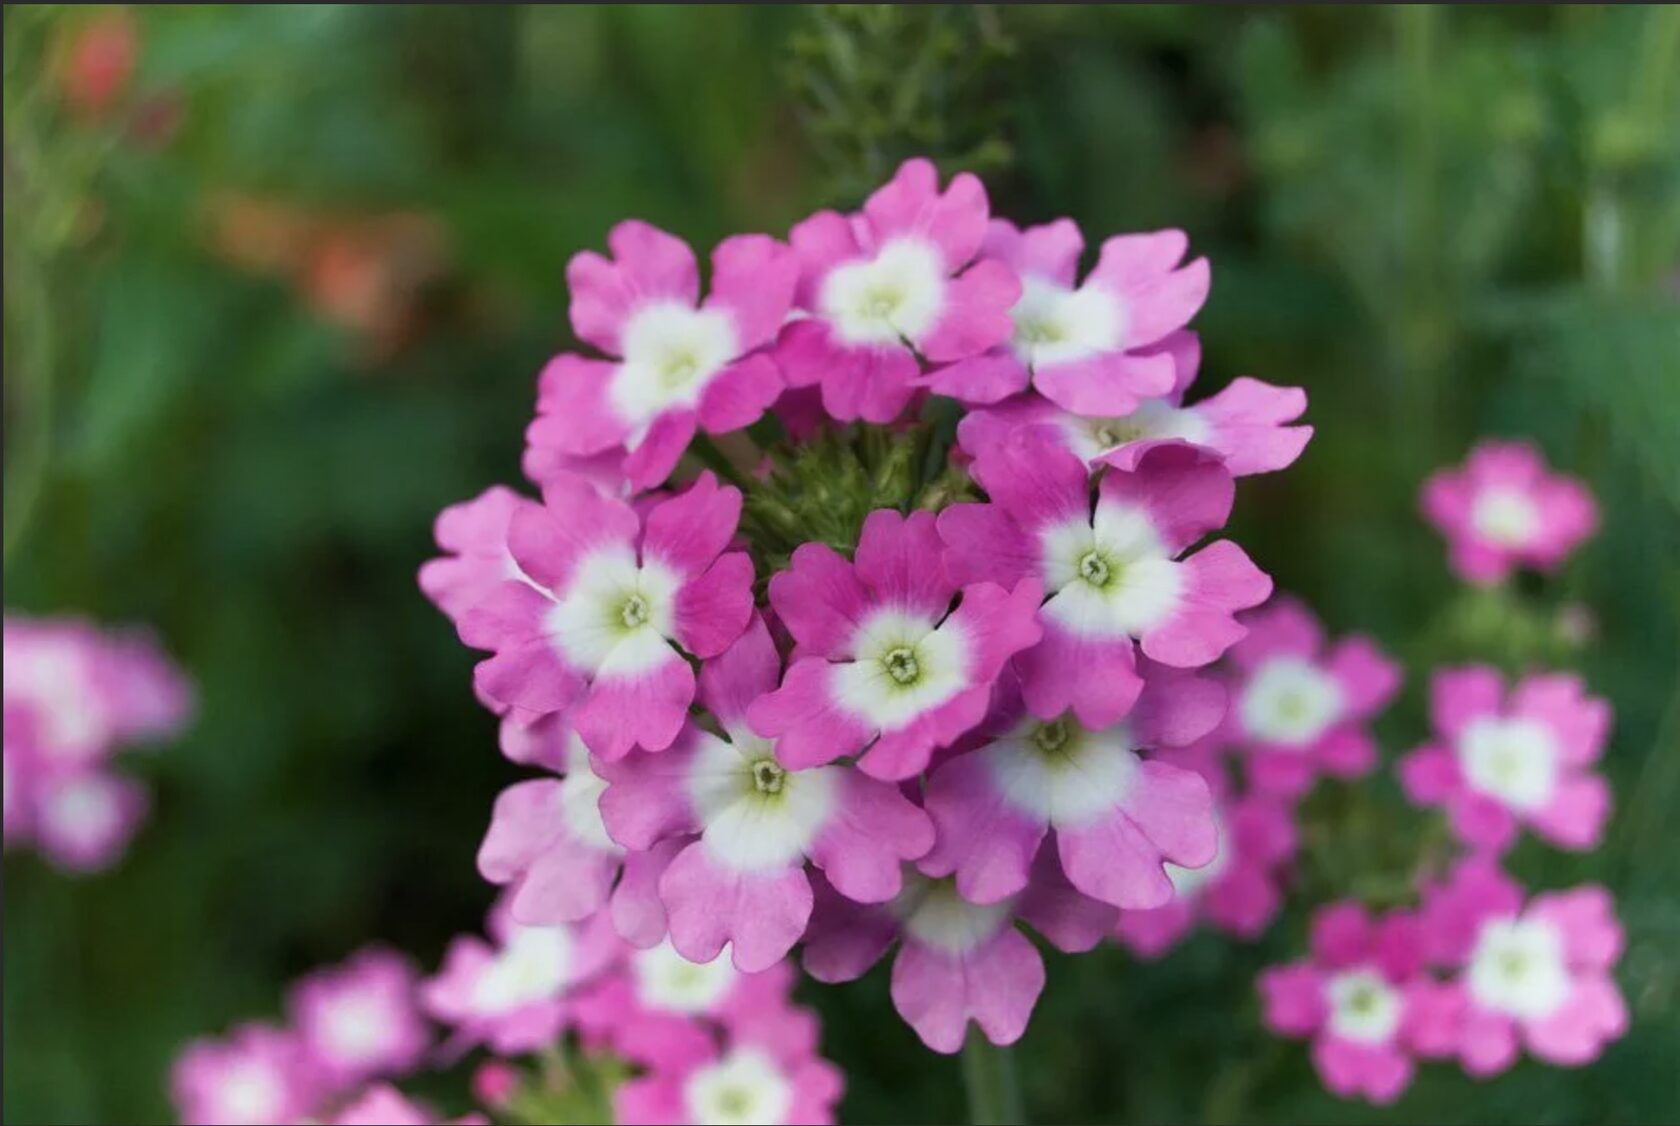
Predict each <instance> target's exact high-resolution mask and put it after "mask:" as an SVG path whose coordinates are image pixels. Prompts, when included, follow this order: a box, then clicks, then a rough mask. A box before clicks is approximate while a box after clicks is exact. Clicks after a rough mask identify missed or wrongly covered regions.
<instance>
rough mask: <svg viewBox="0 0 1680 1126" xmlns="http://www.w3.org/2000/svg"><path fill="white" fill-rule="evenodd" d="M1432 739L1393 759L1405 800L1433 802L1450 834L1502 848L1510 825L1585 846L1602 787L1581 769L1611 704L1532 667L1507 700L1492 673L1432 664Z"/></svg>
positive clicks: (1573, 679)
mask: <svg viewBox="0 0 1680 1126" xmlns="http://www.w3.org/2000/svg"><path fill="white" fill-rule="evenodd" d="M1430 696H1431V712H1432V714H1433V717H1434V724H1435V730H1436V732H1437V733H1438V735H1439V741H1438V742H1437V743H1433V744H1430V745H1428V746H1424V747H1420V748H1418V749H1417V750H1415V751H1413V752H1412V753H1411V754H1409V755H1407V756H1406V757H1405V758H1404V759H1402V760H1401V762H1400V780H1401V783H1402V784H1403V785H1404V786H1405V788H1406V793H1407V796H1409V797H1410V798H1411V799H1412V800H1413V801H1415V802H1417V803H1418V804H1419V805H1426V806H1441V807H1443V808H1444V809H1445V810H1446V811H1447V814H1448V817H1449V818H1450V820H1451V822H1452V826H1453V831H1454V832H1455V833H1456V834H1457V835H1458V837H1459V839H1460V840H1462V841H1464V842H1465V843H1466V844H1469V845H1472V846H1474V847H1476V848H1481V849H1491V850H1494V851H1503V850H1505V849H1507V848H1509V847H1510V846H1511V844H1512V843H1513V842H1514V841H1515V840H1516V836H1517V829H1518V826H1519V825H1526V826H1528V827H1529V828H1530V829H1532V830H1533V831H1534V833H1535V834H1536V835H1538V836H1539V837H1541V838H1542V839H1544V840H1546V841H1549V842H1551V843H1552V844H1555V845H1558V846H1559V847H1561V848H1568V849H1574V850H1577V851H1579V850H1583V849H1589V848H1592V847H1594V846H1595V845H1597V844H1598V842H1599V839H1600V838H1601V837H1602V836H1603V833H1604V822H1605V819H1606V818H1607V817H1608V816H1609V813H1610V787H1609V786H1608V785H1607V784H1606V783H1605V781H1604V779H1603V778H1602V777H1600V776H1599V775H1597V774H1594V773H1592V772H1591V771H1590V770H1589V769H1588V768H1589V767H1590V766H1591V764H1592V763H1594V762H1596V761H1597V760H1598V756H1599V755H1600V754H1601V753H1602V752H1603V750H1604V741H1605V737H1606V735H1607V733H1608V731H1609V728H1610V706H1609V704H1608V703H1606V702H1605V701H1604V700H1601V699H1599V698H1597V697H1595V696H1588V695H1586V693H1585V691H1584V689H1583V686H1582V684H1581V679H1580V678H1579V677H1577V676H1573V675H1570V674H1568V673H1541V674H1536V675H1533V676H1529V677H1526V678H1524V679H1523V680H1521V681H1518V682H1517V684H1516V685H1515V686H1514V687H1513V688H1512V689H1511V692H1510V696H1509V698H1508V699H1507V697H1506V692H1505V682H1504V680H1503V679H1502V678H1501V677H1500V675H1499V673H1498V671H1497V670H1495V669H1492V668H1489V667H1487V666H1483V665H1472V666H1468V667H1465V668H1455V669H1441V670H1439V671H1437V672H1436V673H1435V678H1434V680H1433V681H1432V682H1431V684H1430Z"/></svg>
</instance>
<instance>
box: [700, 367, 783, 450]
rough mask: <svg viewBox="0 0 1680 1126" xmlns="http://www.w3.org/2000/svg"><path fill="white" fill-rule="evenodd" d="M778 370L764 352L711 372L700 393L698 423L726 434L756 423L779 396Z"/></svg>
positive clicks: (780, 374) (709, 430) (780, 389)
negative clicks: (714, 372)
mask: <svg viewBox="0 0 1680 1126" xmlns="http://www.w3.org/2000/svg"><path fill="white" fill-rule="evenodd" d="M783 389H784V388H783V384H782V369H781V368H779V367H777V366H776V362H775V361H774V360H772V359H771V358H770V356H769V354H768V353H765V352H759V353H755V354H754V355H751V356H745V357H743V358H741V359H739V360H737V361H735V362H734V363H732V364H730V365H729V366H728V367H726V368H724V369H723V370H722V371H720V372H718V373H717V374H716V375H714V376H713V377H712V378H711V380H710V381H708V382H707V384H706V389H705V390H704V391H702V392H701V393H700V412H699V413H700V425H701V426H703V427H704V428H705V430H706V433H708V434H727V433H728V432H729V431H731V430H741V429H744V428H746V427H748V426H751V425H752V424H753V423H755V422H757V421H758V420H759V419H760V418H762V417H763V416H764V412H765V411H767V410H769V409H770V407H771V406H772V405H773V404H774V403H775V402H776V400H777V399H778V398H780V397H781V394H782V391H783Z"/></svg>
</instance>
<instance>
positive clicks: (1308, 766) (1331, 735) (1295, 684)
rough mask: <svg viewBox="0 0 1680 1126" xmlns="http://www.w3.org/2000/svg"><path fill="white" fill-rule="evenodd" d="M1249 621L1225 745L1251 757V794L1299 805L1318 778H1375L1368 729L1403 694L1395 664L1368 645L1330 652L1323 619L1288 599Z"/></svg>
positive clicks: (1364, 641)
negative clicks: (1274, 796)
mask: <svg viewBox="0 0 1680 1126" xmlns="http://www.w3.org/2000/svg"><path fill="white" fill-rule="evenodd" d="M1243 623H1244V624H1245V625H1246V626H1247V627H1248V636H1247V637H1245V638H1244V639H1243V640H1242V641H1240V642H1238V643H1237V644H1236V645H1235V646H1233V647H1232V649H1231V655H1230V660H1231V663H1232V665H1233V666H1234V671H1235V679H1234V684H1233V686H1232V691H1231V707H1230V710H1229V711H1228V712H1227V713H1226V725H1225V728H1224V738H1225V740H1226V741H1227V742H1229V743H1231V744H1234V745H1235V746H1236V747H1237V748H1238V750H1239V752H1240V753H1241V754H1243V755H1244V756H1245V757H1246V759H1247V763H1248V776H1249V779H1250V781H1251V783H1252V784H1253V786H1254V788H1255V789H1258V790H1263V791H1266V792H1268V793H1274V794H1280V795H1283V796H1285V797H1299V796H1300V795H1302V794H1304V793H1306V792H1307V790H1309V789H1310V788H1311V787H1312V784H1313V781H1314V780H1315V779H1316V778H1317V777H1318V775H1319V774H1321V773H1325V774H1330V775H1333V776H1335V777H1338V778H1355V777H1358V776H1359V775H1361V774H1365V773H1367V772H1369V771H1370V770H1371V769H1372V768H1373V767H1374V766H1375V765H1376V762H1377V748H1376V744H1375V743H1373V742H1372V740H1371V736H1370V732H1369V731H1368V730H1367V729H1366V725H1367V723H1368V722H1369V720H1370V719H1371V717H1372V716H1374V715H1376V714H1377V713H1378V712H1380V711H1381V710H1382V709H1383V708H1384V707H1386V706H1387V705H1388V702H1389V701H1390V700H1391V699H1393V697H1394V694H1395V693H1396V692H1398V691H1399V688H1400V668H1399V666H1398V665H1396V664H1395V663H1394V662H1393V661H1392V660H1390V659H1389V658H1388V657H1387V656H1386V655H1384V654H1383V653H1382V651H1381V650H1379V649H1378V648H1377V646H1376V644H1375V643H1374V642H1372V641H1371V640H1370V639H1368V638H1365V637H1360V636H1353V637H1348V638H1344V639H1342V640H1340V641H1338V642H1336V643H1335V644H1333V645H1329V646H1328V647H1327V646H1326V643H1325V638H1324V630H1323V627H1322V626H1320V625H1319V622H1318V619H1317V618H1315V617H1314V616H1313V614H1312V612H1311V611H1310V610H1308V609H1307V608H1306V607H1305V606H1303V605H1302V604H1301V603H1299V602H1297V601H1296V600H1294V599H1292V598H1279V599H1277V600H1275V601H1274V602H1272V603H1271V604H1270V605H1267V606H1265V607H1263V608H1261V609H1260V610H1257V611H1254V612H1252V613H1250V614H1246V615H1244V617H1243Z"/></svg>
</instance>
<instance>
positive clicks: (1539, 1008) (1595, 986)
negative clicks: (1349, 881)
mask: <svg viewBox="0 0 1680 1126" xmlns="http://www.w3.org/2000/svg"><path fill="white" fill-rule="evenodd" d="M1522 902H1523V893H1522V889H1521V888H1519V887H1518V886H1517V885H1516V884H1515V883H1514V882H1512V881H1511V879H1510V878H1509V877H1508V876H1506V875H1505V874H1504V873H1502V872H1500V871H1499V869H1498V868H1497V866H1496V865H1495V864H1493V863H1492V862H1491V861H1490V860H1488V859H1486V858H1471V859H1468V860H1466V861H1463V862H1461V863H1460V864H1459V866H1458V867H1457V868H1456V869H1455V870H1454V872H1453V873H1452V875H1451V877H1450V878H1449V879H1448V880H1447V881H1446V882H1445V883H1444V884H1440V885H1436V886H1435V887H1432V888H1430V889H1427V890H1426V893H1425V899H1424V915H1423V918H1424V923H1425V926H1426V928H1427V930H1428V932H1429V935H1430V940H1431V952H1432V954H1433V955H1434V956H1435V957H1437V958H1438V959H1439V960H1440V961H1441V962H1442V963H1443V964H1445V965H1448V966H1451V967H1453V968H1455V969H1456V970H1457V971H1458V973H1457V976H1456V977H1455V978H1454V979H1452V980H1451V981H1449V982H1447V983H1445V984H1444V985H1442V986H1440V987H1439V988H1437V989H1436V990H1435V992H1434V993H1433V994H1432V995H1431V996H1430V998H1429V1004H1428V1006H1427V1012H1426V1016H1427V1018H1428V1020H1427V1029H1428V1032H1429V1046H1430V1048H1431V1050H1432V1051H1433V1052H1434V1053H1435V1054H1440V1055H1456V1056H1457V1057H1458V1058H1459V1060H1460V1062H1461V1063H1462V1064H1463V1065H1464V1069H1465V1070H1466V1071H1468V1072H1469V1073H1470V1074H1472V1075H1477V1076H1487V1075H1493V1074H1496V1073H1497V1072H1500V1071H1504V1070H1505V1069H1506V1068H1508V1067H1510V1066H1511V1064H1512V1063H1514V1062H1515V1060H1516V1056H1517V1051H1518V1045H1519V1042H1520V1043H1521V1044H1522V1045H1525V1046H1526V1047H1527V1049H1528V1051H1529V1052H1530V1053H1531V1054H1532V1055H1534V1056H1536V1057H1538V1058H1539V1059H1542V1060H1545V1061H1546V1062H1547V1063H1552V1064H1557V1065H1559V1066H1562V1067H1578V1066H1580V1065H1582V1064H1585V1063H1589V1062H1591V1061H1592V1060H1594V1059H1596V1058H1598V1055H1599V1053H1600V1052H1602V1051H1603V1049H1604V1045H1605V1044H1607V1043H1609V1042H1610V1041H1612V1040H1616V1039H1619V1038H1620V1037H1621V1036H1622V1035H1623V1034H1624V1033H1625V1032H1626V1031H1627V1021H1628V1015H1627V1006H1626V1003H1625V1002H1624V1001H1623V1000H1622V995H1621V992H1620V991H1619V990H1618V989H1617V988H1616V983H1615V980H1614V979H1613V978H1612V977H1611V972H1610V971H1611V969H1612V968H1613V967H1614V966H1615V964H1616V960H1617V958H1618V957H1620V955H1621V951H1622V928H1621V925H1620V924H1619V923H1618V922H1617V921H1616V916H1615V908H1614V905H1613V904H1612V902H1611V899H1610V894H1609V893H1608V892H1607V891H1605V889H1604V888H1602V887H1597V886H1582V887H1577V888H1573V889H1570V890H1568V891H1562V892H1549V893H1545V894H1542V895H1538V896H1535V897H1534V899H1532V900H1531V901H1530V902H1529V904H1528V906H1527V907H1526V908H1524V907H1523V905H1522Z"/></svg>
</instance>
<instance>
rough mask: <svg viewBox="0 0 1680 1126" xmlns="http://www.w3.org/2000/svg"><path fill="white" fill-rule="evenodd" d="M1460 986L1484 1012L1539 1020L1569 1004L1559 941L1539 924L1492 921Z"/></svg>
mask: <svg viewBox="0 0 1680 1126" xmlns="http://www.w3.org/2000/svg"><path fill="white" fill-rule="evenodd" d="M1465 980H1466V982H1467V983H1468V985H1469V988H1470V995H1471V997H1473V998H1475V1000H1476V1003H1477V1004H1479V1005H1481V1006H1483V1007H1484V1008H1488V1009H1493V1010H1494V1011H1496V1012H1501V1013H1508V1014H1509V1015H1511V1016H1514V1017H1517V1018H1518V1019H1520V1020H1543V1019H1545V1018H1546V1017H1549V1016H1551V1015H1552V1014H1553V1013H1555V1012H1556V1011H1557V1010H1558V1008H1559V1007H1560V1006H1562V1005H1563V1003H1564V1002H1565V1001H1567V1000H1568V999H1569V985H1570V982H1569V970H1568V966H1567V964H1566V963H1565V961H1564V955H1563V938H1562V936H1560V935H1559V934H1558V932H1557V929H1556V928H1555V927H1553V926H1552V925H1551V924H1550V923H1546V922H1542V921H1541V920H1539V919H1492V920H1490V921H1488V922H1486V923H1484V924H1483V925H1482V930H1481V933H1480V934H1479V935H1478V936H1477V938H1476V948H1475V951H1474V952H1473V953H1472V954H1471V956H1470V965H1469V968H1468V969H1467V970H1466V971H1465Z"/></svg>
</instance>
